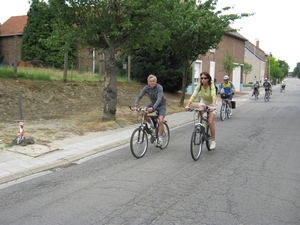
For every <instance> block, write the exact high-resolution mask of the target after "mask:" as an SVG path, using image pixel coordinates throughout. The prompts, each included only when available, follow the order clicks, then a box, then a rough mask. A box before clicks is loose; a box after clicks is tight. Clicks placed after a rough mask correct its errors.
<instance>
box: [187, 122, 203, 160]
mask: <svg viewBox="0 0 300 225" xmlns="http://www.w3.org/2000/svg"><path fill="white" fill-rule="evenodd" d="M202 148H203V133H202V132H201V130H200V128H199V127H196V128H195V129H194V131H193V133H192V137H191V143H190V150H191V155H192V158H193V160H195V161H197V160H198V159H199V158H200V155H201V153H202Z"/></svg>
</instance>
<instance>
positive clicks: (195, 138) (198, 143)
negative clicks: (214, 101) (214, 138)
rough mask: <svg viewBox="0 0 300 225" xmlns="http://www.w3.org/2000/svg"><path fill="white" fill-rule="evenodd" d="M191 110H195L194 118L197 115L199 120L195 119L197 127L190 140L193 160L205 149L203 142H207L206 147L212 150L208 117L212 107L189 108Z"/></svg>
mask: <svg viewBox="0 0 300 225" xmlns="http://www.w3.org/2000/svg"><path fill="white" fill-rule="evenodd" d="M189 111H190V112H192V111H194V112H195V113H194V118H195V117H196V116H197V120H196V119H194V123H195V127H194V130H193V133H192V137H191V142H190V151H191V155H192V158H193V160H195V161H197V160H198V159H199V158H200V155H201V153H202V149H203V143H204V142H206V148H207V150H208V151H211V149H210V144H211V133H210V129H209V125H208V118H209V113H210V108H209V107H206V109H204V110H199V109H189ZM204 114H206V115H207V116H206V118H204Z"/></svg>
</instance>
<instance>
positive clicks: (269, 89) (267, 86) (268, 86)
mask: <svg viewBox="0 0 300 225" xmlns="http://www.w3.org/2000/svg"><path fill="white" fill-rule="evenodd" d="M263 86H264V88H265V92H269V93H270V94H271V92H272V84H271V83H270V82H269V81H268V78H265V81H264V83H263Z"/></svg>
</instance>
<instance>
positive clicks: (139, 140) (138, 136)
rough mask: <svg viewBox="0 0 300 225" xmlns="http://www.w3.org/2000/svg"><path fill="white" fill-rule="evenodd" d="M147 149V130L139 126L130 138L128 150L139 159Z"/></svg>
mask: <svg viewBox="0 0 300 225" xmlns="http://www.w3.org/2000/svg"><path fill="white" fill-rule="evenodd" d="M147 149H148V136H147V132H146V131H145V130H144V129H142V128H141V127H138V128H136V129H135V130H134V131H133V132H132V135H131V138H130V150H131V153H132V155H133V156H134V157H135V158H137V159H139V158H142V157H143V156H144V155H145V154H146V152H147Z"/></svg>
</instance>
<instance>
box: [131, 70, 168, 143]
mask: <svg viewBox="0 0 300 225" xmlns="http://www.w3.org/2000/svg"><path fill="white" fill-rule="evenodd" d="M147 81H148V85H146V86H145V87H144V88H143V89H142V90H141V92H140V94H139V95H138V96H137V98H136V100H135V103H134V108H133V110H134V111H136V110H137V107H138V105H139V102H140V100H141V99H142V97H143V96H144V95H145V94H148V96H149V98H150V100H151V103H150V104H148V106H147V113H152V112H154V111H155V110H157V111H158V124H159V131H158V133H159V141H158V143H157V146H156V147H161V145H162V143H163V133H164V118H165V116H166V110H167V103H166V98H165V96H164V92H163V87H162V86H161V85H160V84H158V83H157V78H156V76H154V75H152V74H151V75H149V76H148V78H147ZM147 122H152V121H150V120H149V121H147Z"/></svg>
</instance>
